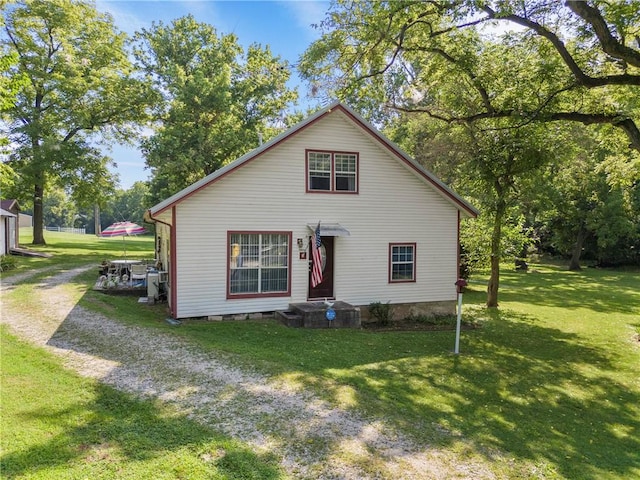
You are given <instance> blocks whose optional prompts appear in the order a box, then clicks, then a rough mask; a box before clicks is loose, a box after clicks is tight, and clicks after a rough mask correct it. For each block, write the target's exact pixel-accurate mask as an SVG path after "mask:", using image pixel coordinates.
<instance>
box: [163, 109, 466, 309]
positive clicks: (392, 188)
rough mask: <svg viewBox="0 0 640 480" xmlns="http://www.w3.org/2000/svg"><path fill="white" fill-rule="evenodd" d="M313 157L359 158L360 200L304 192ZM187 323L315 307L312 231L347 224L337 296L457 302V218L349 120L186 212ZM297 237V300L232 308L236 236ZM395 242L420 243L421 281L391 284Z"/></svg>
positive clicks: (256, 164)
mask: <svg viewBox="0 0 640 480" xmlns="http://www.w3.org/2000/svg"><path fill="white" fill-rule="evenodd" d="M305 149H326V150H332V151H350V152H358V153H359V176H360V178H359V194H357V195H354V194H316V193H305ZM176 208H177V211H176V225H175V228H176V239H175V243H176V245H174V246H172V247H173V248H176V265H175V266H176V267H177V272H176V273H177V278H176V285H174V286H173V287H176V288H177V298H178V302H177V303H178V305H177V310H176V311H175V314H176V316H178V317H191V316H203V315H214V314H230V313H245V312H254V311H271V310H277V309H285V308H287V305H288V304H289V303H291V302H303V301H306V299H307V289H308V265H307V263H308V260H299V259H298V247H297V245H296V239H298V238H303V239H304V241H305V245H306V244H307V239H308V236H309V235H310V231H309V230H308V228H307V224H310V223H311V224H316V223H317V222H318V220H321V221H323V222H327V223H334V222H337V223H340V224H341V225H342V226H344V227H345V228H347V229H348V230H349V231H350V233H351V236H350V237H338V238H336V239H335V268H334V271H335V283H334V285H335V286H334V291H335V297H336V299H338V300H343V301H346V302H349V303H352V304H355V305H367V304H369V303H371V302H374V301H381V302H387V301H391V303H405V302H427V301H442V300H455V297H456V293H455V287H454V282H455V280H456V276H457V272H456V267H457V243H456V240H457V218H458V216H457V210H456V209H455V208H454V206H453V205H452V204H451V203H450V202H448V201H446V200H445V199H444V198H443V197H442V196H441V195H440V194H439V193H438V192H437V191H436V189H435V188H433V187H431V186H430V185H427V184H426V183H425V182H424V181H423V180H421V179H420V178H418V177H417V176H416V175H415V174H414V173H413V172H411V171H410V170H409V168H408V167H407V166H406V165H405V164H404V163H403V162H401V161H399V160H398V159H397V158H396V157H395V156H394V155H393V154H391V153H390V152H389V151H388V150H387V149H386V148H384V147H382V146H381V144H379V143H378V142H377V141H375V140H373V139H372V137H371V136H370V135H368V134H366V133H365V132H363V131H362V130H361V129H360V128H359V127H357V126H356V125H355V124H354V123H353V122H352V121H351V120H349V119H348V118H347V117H346V116H345V115H344V114H343V113H342V112H333V113H332V114H330V115H328V116H326V117H324V118H322V119H320V120H319V121H317V122H316V123H313V124H312V125H310V126H309V127H308V128H306V129H304V130H303V131H301V132H299V133H297V134H296V135H293V136H292V137H289V138H288V139H286V140H285V141H284V142H283V143H281V144H279V145H278V146H276V147H275V148H273V149H271V150H269V151H267V152H265V153H263V154H262V155H261V156H259V157H257V158H255V159H253V160H251V161H250V162H249V163H248V164H246V165H244V166H242V167H241V168H239V169H237V170H235V171H233V172H231V173H230V174H228V175H226V176H224V177H222V178H220V179H218V181H217V182H216V183H214V184H212V185H209V186H208V187H205V188H203V189H202V190H200V191H198V192H197V193H195V194H193V195H191V196H190V197H189V198H187V199H185V200H183V201H182V202H180V203H178V205H177V207H176ZM229 230H251V231H287V232H292V242H293V248H292V251H293V254H292V265H291V268H292V275H291V279H292V280H291V282H292V286H291V297H275V298H256V299H233V300H227V299H226V288H227V284H226V274H227V258H226V255H227V231H229ZM390 242H415V243H416V257H417V265H416V282H415V283H401V284H389V282H388V268H389V265H388V251H389V243H390Z"/></svg>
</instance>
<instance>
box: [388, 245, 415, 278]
mask: <svg viewBox="0 0 640 480" xmlns="http://www.w3.org/2000/svg"><path fill="white" fill-rule="evenodd" d="M415 281H416V244H415V243H391V244H389V282H390V283H401V282H415Z"/></svg>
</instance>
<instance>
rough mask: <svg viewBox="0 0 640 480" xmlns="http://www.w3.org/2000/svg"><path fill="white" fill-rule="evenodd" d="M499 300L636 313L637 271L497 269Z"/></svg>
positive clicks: (638, 298) (639, 301) (639, 286)
mask: <svg viewBox="0 0 640 480" xmlns="http://www.w3.org/2000/svg"><path fill="white" fill-rule="evenodd" d="M500 301H503V302H510V301H516V302H521V303H528V304H533V305H544V306H554V307H562V308H569V309H574V308H588V309H591V310H593V311H596V312H602V313H614V312H618V313H638V314H640V272H638V274H637V275H630V274H628V273H627V274H624V273H622V272H617V271H615V270H607V269H593V268H590V269H586V270H581V271H577V272H572V271H568V270H563V269H560V268H558V267H556V268H554V269H550V268H549V267H547V268H545V269H544V270H536V269H535V268H534V269H533V270H532V271H531V272H529V273H524V272H513V271H505V272H501V291H500Z"/></svg>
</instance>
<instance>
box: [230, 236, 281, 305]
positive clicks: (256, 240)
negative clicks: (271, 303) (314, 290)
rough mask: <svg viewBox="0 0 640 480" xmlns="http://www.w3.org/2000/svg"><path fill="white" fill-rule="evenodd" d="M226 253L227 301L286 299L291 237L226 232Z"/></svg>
mask: <svg viewBox="0 0 640 480" xmlns="http://www.w3.org/2000/svg"><path fill="white" fill-rule="evenodd" d="M227 251H228V265H229V268H228V288H227V293H228V297H229V298H232V297H253V296H286V295H289V293H290V291H291V289H290V278H291V275H290V266H291V233H289V232H229V234H228V249H227Z"/></svg>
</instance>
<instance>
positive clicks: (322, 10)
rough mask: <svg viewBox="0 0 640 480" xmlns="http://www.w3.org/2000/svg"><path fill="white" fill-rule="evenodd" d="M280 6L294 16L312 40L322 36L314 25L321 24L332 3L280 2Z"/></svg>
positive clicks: (302, 0)
mask: <svg viewBox="0 0 640 480" xmlns="http://www.w3.org/2000/svg"><path fill="white" fill-rule="evenodd" d="M278 3H280V5H283V6H284V7H286V8H287V9H289V11H290V12H291V13H292V14H293V16H294V17H295V18H296V21H297V22H298V24H299V25H300V26H301V27H303V28H304V30H305V31H306V32H307V34H308V36H309V37H310V38H313V39H315V38H318V37H319V36H320V33H319V31H318V30H317V29H316V28H313V27H312V25H314V24H315V25H318V24H320V23H321V22H322V21H323V20H324V18H325V16H326V13H327V10H329V7H330V5H331V3H330V2H326V1H315V0H309V1H307V0H289V1H280V2H278Z"/></svg>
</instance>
